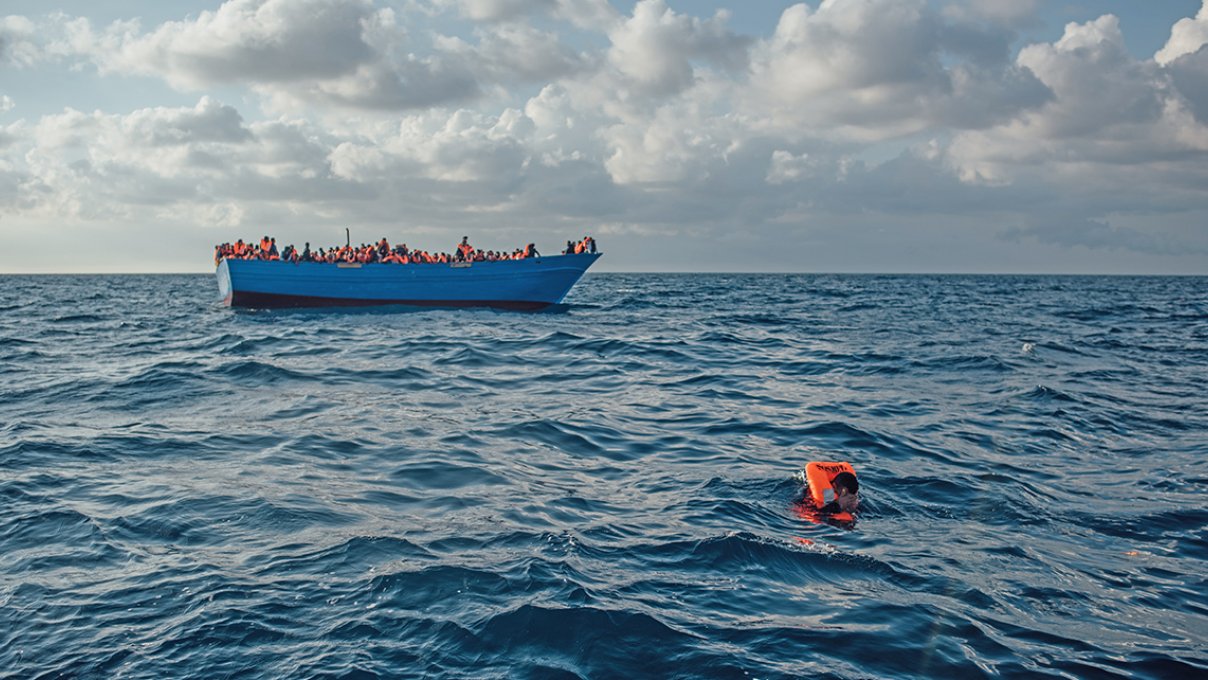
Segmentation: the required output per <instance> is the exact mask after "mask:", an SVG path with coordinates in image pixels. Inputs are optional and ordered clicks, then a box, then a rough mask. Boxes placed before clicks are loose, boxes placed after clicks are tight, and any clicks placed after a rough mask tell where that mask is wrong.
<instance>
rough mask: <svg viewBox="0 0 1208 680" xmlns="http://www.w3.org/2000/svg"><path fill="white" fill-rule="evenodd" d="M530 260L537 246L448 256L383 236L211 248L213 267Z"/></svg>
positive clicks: (576, 246) (580, 244) (588, 247)
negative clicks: (324, 243) (228, 263)
mask: <svg viewBox="0 0 1208 680" xmlns="http://www.w3.org/2000/svg"><path fill="white" fill-rule="evenodd" d="M595 252H596V240H595V239H594V238H592V237H590V236H584V237H583V238H582V240H579V241H567V242H566V249H565V250H563V251H562V254H563V255H580V254H583V253H595ZM530 257H541V253H539V252H537V247H536V246H535V245H534V244H532V243H530V244H528V245H526V246H525V247H523V248H516V249H515V250H513V251H512V252H510V253H509V252H506V251H495V250H483V249H481V248H475V247H474V246H472V245H470V239H469V238H468V237H466V236H463V237H462V238H461V243H459V244H457V247H456V248H455V249H454V251H453V252H452V253H430V252H428V251H425V250H412V249H410V248H408V247H407V244H406V243H404V244H402V245H396V246H393V247H391V245H390V243H389V242H388V241H387V240H386V237H384V236H383V237H382V240H381V241H378V242H377V243H369V244H366V243H362V244H361V245H360V246H357V247H353V246H352V245H351V244H349V245H343V246H332V247H330V248H319V249H317V250H311V248H310V243H307V244H306V245H305V246H304V247H303V248H302V250H300V251H299V250H298V249H297V248H295V247H294V246H293V245H288V246H285V247H284V248H282V249H280V250H278V248H277V239H276V238H271V237H269V236H265V237H264V238H262V239H260V242H259V243H256V242H254V241H251V240H249V241H247V242H246V243H245V242H244V241H243V239H239V240H238V241H235V242H234V243H222V244H219V245H217V246H214V264H215V265H217V264H218V263H219V262H221V261H222V260H224V259H232V260H280V261H284V262H294V263H297V262H320V263H323V262H326V263H331V264H338V263H359V264H370V263H374V262H380V263H386V264H453V263H456V262H498V261H500V260H523V259H525V258H530Z"/></svg>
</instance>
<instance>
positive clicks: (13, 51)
mask: <svg viewBox="0 0 1208 680" xmlns="http://www.w3.org/2000/svg"><path fill="white" fill-rule="evenodd" d="M43 54H44V53H43V50H42V47H41V46H40V45H39V44H38V39H37V27H36V26H35V25H34V22H33V21H31V20H29V19H28V18H27V17H23V16H6V17H0V65H5V64H12V65H15V66H32V65H33V64H35V63H36V62H38V61H39V60H40V59H41V58H42V57H43Z"/></svg>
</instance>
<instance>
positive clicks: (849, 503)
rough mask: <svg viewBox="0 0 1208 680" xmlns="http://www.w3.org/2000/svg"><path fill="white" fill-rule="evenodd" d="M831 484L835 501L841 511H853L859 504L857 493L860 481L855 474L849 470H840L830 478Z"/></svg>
mask: <svg viewBox="0 0 1208 680" xmlns="http://www.w3.org/2000/svg"><path fill="white" fill-rule="evenodd" d="M831 486H833V487H834V488H835V501H836V502H837V503H838V504H839V508H840V509H841V510H843V512H855V511H856V508H857V507H859V505H860V498H859V496H858V495H857V494H858V493H859V492H860V482H859V480H857V479H856V476H855V475H853V474H852V473H850V472H840V473H839V474H837V475H835V478H834V479H833V480H831Z"/></svg>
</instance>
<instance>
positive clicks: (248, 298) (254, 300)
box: [223, 290, 550, 312]
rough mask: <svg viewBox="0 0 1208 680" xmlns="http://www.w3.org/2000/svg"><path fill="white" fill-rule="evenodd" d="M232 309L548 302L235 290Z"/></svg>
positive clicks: (530, 305)
mask: <svg viewBox="0 0 1208 680" xmlns="http://www.w3.org/2000/svg"><path fill="white" fill-rule="evenodd" d="M223 302H225V303H226V304H227V305H229V306H231V307H257V308H280V307H382V306H387V305H405V306H407V307H491V308H494V309H508V310H513V311H520V312H536V311H539V310H542V309H545V308H546V307H549V306H550V303H548V302H530V301H524V300H363V299H356V298H325V297H313V296H310V295H285V294H281V293H253V292H249V291H242V290H241V291H237V292H234V293H232V294H231V295H230V296H228V297H227V299H226V300H224V301H223Z"/></svg>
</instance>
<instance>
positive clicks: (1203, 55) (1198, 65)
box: [1166, 46, 1208, 125]
mask: <svg viewBox="0 0 1208 680" xmlns="http://www.w3.org/2000/svg"><path fill="white" fill-rule="evenodd" d="M1166 70H1167V72H1168V73H1169V74H1170V79H1171V82H1172V83H1173V84H1174V86H1175V88H1176V89H1177V90H1178V91H1179V93H1180V94H1182V95H1183V97H1184V98H1185V99H1186V100H1187V104H1188V106H1190V107H1191V112H1192V114H1193V115H1194V116H1195V119H1196V121H1198V122H1199V123H1200V125H1208V46H1204V47H1201V48H1200V49H1198V50H1196V51H1195V52H1192V53H1190V54H1184V55H1182V56H1180V57H1179V58H1177V59H1175V60H1173V61H1171V62H1169V63H1167V64H1166Z"/></svg>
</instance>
